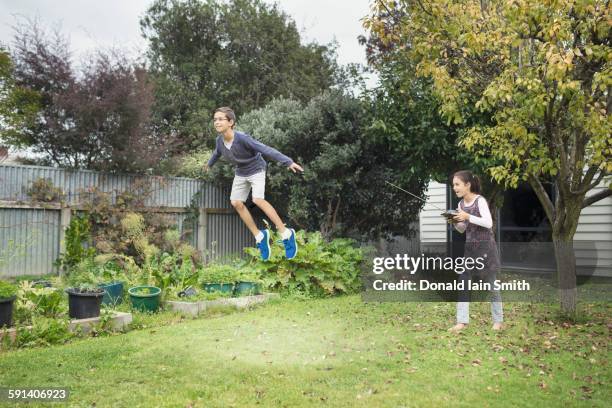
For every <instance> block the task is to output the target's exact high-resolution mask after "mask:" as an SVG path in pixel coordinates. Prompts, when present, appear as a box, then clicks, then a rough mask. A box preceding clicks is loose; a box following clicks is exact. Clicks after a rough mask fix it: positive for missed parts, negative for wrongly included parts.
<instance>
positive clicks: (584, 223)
mask: <svg viewBox="0 0 612 408" xmlns="http://www.w3.org/2000/svg"><path fill="white" fill-rule="evenodd" d="M607 183H609V181H608V182H607ZM606 188H607V187H605V185H604V183H601V184H600V185H599V186H598V187H597V188H596V189H593V190H592V191H591V192H589V194H588V195H592V194H595V193H597V192H598V191H601V190H604V189H606ZM580 241H594V242H595V249H596V252H595V251H593V250H581V249H577V250H576V267H577V268H578V269H580V268H581V267H589V266H590V267H592V266H593V265H595V266H596V267H597V269H596V271H595V274H596V275H605V276H612V197H607V198H605V199H603V200H600V201H598V202H596V203H595V204H592V205H590V206H588V207H587V208H584V209H583V210H582V212H581V213H580V218H579V220H578V229H577V230H576V235H575V236H574V242H576V245H577V246H578V248H579V247H580Z"/></svg>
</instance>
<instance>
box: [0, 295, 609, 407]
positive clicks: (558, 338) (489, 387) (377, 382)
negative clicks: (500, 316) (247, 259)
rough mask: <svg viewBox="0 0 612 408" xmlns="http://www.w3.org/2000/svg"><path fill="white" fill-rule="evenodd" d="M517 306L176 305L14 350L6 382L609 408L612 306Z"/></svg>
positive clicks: (221, 399)
mask: <svg viewBox="0 0 612 408" xmlns="http://www.w3.org/2000/svg"><path fill="white" fill-rule="evenodd" d="M504 306H505V317H506V324H507V329H506V330H505V331H503V332H501V333H495V332H492V331H491V330H490V325H491V322H490V314H489V304H487V303H475V304H473V305H472V324H471V325H470V327H469V329H468V330H467V331H465V332H464V333H461V334H458V335H456V334H450V333H447V332H446V329H447V328H448V327H450V326H451V325H452V324H453V323H454V321H453V318H454V304H451V303H448V304H443V303H421V304H417V303H383V304H379V303H368V304H366V303H363V302H362V300H361V298H360V297H359V296H347V297H340V298H334V299H326V300H312V301H299V300H291V299H279V300H275V301H273V302H271V303H270V304H267V305H264V306H261V307H258V308H256V309H253V310H250V311H244V312H235V313H231V314H226V315H216V316H209V317H205V318H202V317H201V318H199V319H195V320H192V319H181V318H180V317H179V316H176V315H170V314H169V313H163V314H162V315H161V316H158V317H144V318H142V317H140V318H138V322H137V326H139V327H140V329H138V330H133V331H131V332H129V333H126V334H121V335H115V336H108V337H99V338H90V339H83V340H77V341H74V342H73V343H70V344H66V345H61V346H53V347H48V348H34V349H22V350H11V351H5V352H2V353H0V386H2V387H9V386H13V387H44V386H49V387H50V386H53V387H61V386H64V387H69V388H70V391H71V395H70V398H69V401H68V405H71V406H93V405H94V404H95V406H96V407H128V406H129V407H157V406H172V407H190V406H191V407H232V406H235V407H242V406H255V405H260V406H286V407H296V406H311V405H314V406H329V407H348V406H357V407H423V406H427V407H429V406H449V405H453V406H470V407H483V406H485V407H486V406H491V407H493V406H495V407H497V406H521V407H525V406H533V407H542V406H602V407H603V406H609V405H608V403H609V401H610V400H611V399H612V392H611V389H610V385H609V384H610V383H611V382H612V381H611V379H610V368H609V362H610V361H609V360H610V351H609V341H610V329H611V328H612V316H611V313H610V311H611V306H610V304H603V303H600V304H594V305H589V304H582V305H581V308H582V311H583V316H584V317H583V318H582V320H581V321H579V322H577V323H571V324H569V323H561V322H560V321H558V320H556V314H555V312H554V310H553V309H554V307H553V306H550V305H529V304H524V303H522V304H518V303H517V304H505V305H504ZM162 323H163V324H164V325H161V324H162ZM605 401H608V403H606V402H605ZM28 406H37V405H36V404H31V405H28ZM38 406H48V404H39V405H38Z"/></svg>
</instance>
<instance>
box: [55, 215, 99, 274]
mask: <svg viewBox="0 0 612 408" xmlns="http://www.w3.org/2000/svg"><path fill="white" fill-rule="evenodd" d="M90 241H91V224H90V222H89V217H88V216H87V215H75V216H73V217H72V218H71V219H70V225H68V228H67V229H66V235H65V248H66V249H65V252H64V253H63V254H61V255H60V257H59V258H58V259H57V261H56V265H58V266H59V267H60V268H62V269H63V270H64V272H66V273H70V269H71V268H73V267H75V266H76V265H77V264H78V263H80V262H82V261H83V260H84V259H87V258H91V257H93V256H94V255H95V253H96V250H95V248H93V247H91V246H89V247H85V245H84V244H86V243H89V242H90Z"/></svg>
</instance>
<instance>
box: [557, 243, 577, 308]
mask: <svg viewBox="0 0 612 408" xmlns="http://www.w3.org/2000/svg"><path fill="white" fill-rule="evenodd" d="M573 235H574V234H560V233H553V237H552V238H553V245H554V249H555V260H556V262H557V269H556V275H557V276H556V280H557V287H558V293H559V301H560V303H561V311H562V312H563V313H564V314H566V315H568V316H569V317H575V315H576V303H577V300H578V293H577V290H576V256H575V254H574V246H573Z"/></svg>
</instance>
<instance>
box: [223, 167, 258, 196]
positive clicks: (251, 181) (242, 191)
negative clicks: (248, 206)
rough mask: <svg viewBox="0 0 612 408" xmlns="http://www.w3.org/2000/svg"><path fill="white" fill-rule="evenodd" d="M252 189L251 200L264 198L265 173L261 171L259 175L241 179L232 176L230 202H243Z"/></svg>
mask: <svg viewBox="0 0 612 408" xmlns="http://www.w3.org/2000/svg"><path fill="white" fill-rule="evenodd" d="M251 189H253V199H255V198H262V199H263V198H265V197H264V194H265V191H266V171H265V170H262V171H260V172H259V173H255V174H253V175H251V176H247V177H242V176H234V182H233V183H232V193H231V194H230V200H232V201H242V202H245V201H246V199H247V197H248V196H249V191H251Z"/></svg>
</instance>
